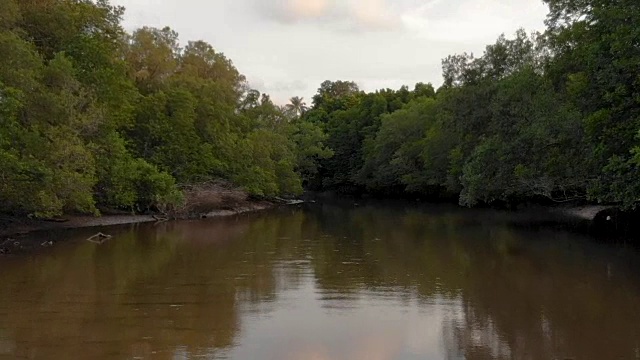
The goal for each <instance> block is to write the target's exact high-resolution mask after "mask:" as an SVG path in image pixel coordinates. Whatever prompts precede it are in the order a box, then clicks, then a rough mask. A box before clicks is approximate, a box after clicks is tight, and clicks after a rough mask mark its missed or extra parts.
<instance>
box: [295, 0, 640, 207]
mask: <svg viewBox="0 0 640 360" xmlns="http://www.w3.org/2000/svg"><path fill="white" fill-rule="evenodd" d="M545 2H546V3H547V4H548V5H549V6H550V9H551V12H550V14H549V16H548V20H547V26H548V30H547V31H546V32H545V33H544V34H539V33H535V34H532V35H527V34H526V33H525V32H524V31H522V30H521V31H518V32H517V33H516V34H515V37H514V38H512V39H507V38H505V37H504V36H501V37H500V38H499V39H498V40H497V42H496V43H495V44H493V45H490V46H487V48H486V51H485V52H484V54H483V55H482V56H481V57H474V56H473V55H469V54H461V55H454V56H449V57H448V58H446V59H444V60H443V77H444V84H443V86H442V87H441V88H440V89H438V90H437V92H434V91H433V89H432V88H431V87H430V86H428V85H423V84H418V86H416V89H415V90H414V91H409V90H408V89H407V88H402V89H400V90H399V91H391V90H383V91H378V92H375V93H372V94H365V93H363V92H361V91H359V90H358V89H357V87H356V86H355V84H353V83H348V82H341V81H339V82H335V83H332V82H326V83H324V84H322V86H321V88H320V89H319V91H318V95H316V96H315V97H314V102H313V107H312V109H310V111H309V112H307V114H306V115H305V119H306V120H308V121H310V122H313V123H317V124H321V125H322V126H323V127H324V128H325V129H326V132H327V135H328V136H329V138H328V140H327V144H328V145H329V146H330V147H331V148H332V149H333V150H334V151H335V153H336V155H335V157H333V158H331V159H327V160H324V161H323V162H322V168H321V171H320V175H319V176H318V178H317V179H316V181H315V182H314V184H315V186H316V187H319V188H325V189H335V190H338V191H350V192H354V191H355V192H377V193H383V194H398V193H409V194H415V195H422V196H428V197H434V196H458V197H459V200H460V203H461V204H463V205H468V206H473V205H476V204H478V203H485V204H487V203H494V202H502V203H513V202H518V201H523V200H526V199H538V200H544V199H547V200H551V201H567V200H574V199H588V200H591V201H600V202H615V203H621V204H623V205H624V206H626V207H635V206H636V204H637V203H638V201H639V200H640V180H639V179H640V171H639V170H640V132H639V131H640V77H639V76H638V74H640V4H639V3H638V2H637V1H636V0H613V1H612V0H545Z"/></svg>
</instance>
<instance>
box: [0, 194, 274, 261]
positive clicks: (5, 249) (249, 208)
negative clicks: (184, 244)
mask: <svg viewBox="0 0 640 360" xmlns="http://www.w3.org/2000/svg"><path fill="white" fill-rule="evenodd" d="M280 205H281V204H278V203H275V202H270V201H256V202H247V203H244V204H242V205H241V206H237V207H229V208H225V209H214V210H210V211H208V212H205V213H201V214H191V215H192V216H180V217H175V218H171V219H167V220H164V219H160V220H159V218H158V216H156V215H103V216H100V217H94V216H83V215H74V216H63V217H62V218H61V219H63V221H54V220H34V219H29V218H24V217H18V216H0V255H3V254H12V253H14V251H12V250H13V249H12V247H16V246H17V245H15V244H16V243H20V246H22V245H25V244H24V243H23V242H24V239H23V238H24V237H27V236H28V235H31V234H33V233H37V232H42V231H55V230H70V229H87V228H99V227H105V226H117V225H133V224H142V223H161V222H166V221H174V220H188V219H205V218H207V219H208V218H219V217H229V216H234V215H240V214H245V213H251V212H258V211H264V210H269V209H272V208H275V207H277V206H280ZM18 239H20V240H18ZM28 242H33V241H28ZM26 245H30V247H33V246H34V244H26ZM43 246H44V245H43ZM16 250H19V249H16Z"/></svg>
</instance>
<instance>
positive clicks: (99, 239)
mask: <svg viewBox="0 0 640 360" xmlns="http://www.w3.org/2000/svg"><path fill="white" fill-rule="evenodd" d="M111 237H112V236H111V235H106V234H103V233H97V234H95V235H93V236H91V237H90V238H88V239H87V241H90V242H92V243H95V244H102V243H104V242H105V241H107V240H109V239H111Z"/></svg>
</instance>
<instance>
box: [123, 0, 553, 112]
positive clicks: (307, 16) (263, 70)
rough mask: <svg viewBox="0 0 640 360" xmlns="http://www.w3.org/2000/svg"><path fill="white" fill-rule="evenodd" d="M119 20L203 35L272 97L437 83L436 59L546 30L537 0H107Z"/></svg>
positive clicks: (193, 37) (192, 36)
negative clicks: (343, 86)
mask: <svg viewBox="0 0 640 360" xmlns="http://www.w3.org/2000/svg"><path fill="white" fill-rule="evenodd" d="M112 3H114V4H118V5H123V6H125V7H126V8H127V12H126V15H125V27H126V28H127V29H128V30H133V29H135V28H138V27H141V26H143V25H148V26H155V27H164V26H170V27H171V28H173V29H174V30H176V31H177V32H178V33H180V39H181V41H182V42H183V43H186V41H187V40H205V41H207V42H209V43H211V44H212V45H213V47H214V48H215V49H216V50H217V51H221V52H224V53H225V54H226V55H227V56H228V57H229V58H231V59H232V60H233V62H234V64H235V65H236V67H238V69H239V70H240V72H242V73H243V74H245V75H246V76H247V79H248V80H249V82H250V84H251V86H252V87H254V88H256V89H258V90H260V91H262V92H267V93H269V94H271V95H272V98H273V99H274V100H276V101H277V102H279V103H284V102H286V100H287V99H288V98H290V97H291V96H304V97H305V99H307V101H308V102H310V99H311V96H313V94H315V92H316V90H317V88H318V87H319V85H320V83H321V82H323V81H324V80H352V81H355V82H356V83H357V84H358V85H359V86H360V87H361V88H362V89H364V90H367V91H372V90H375V89H379V88H387V87H389V88H393V89H397V88H399V87H400V86H402V85H403V84H406V85H409V86H410V87H413V85H414V84H415V83H416V82H431V83H433V84H434V86H439V85H440V84H441V83H442V75H441V67H440V61H441V59H442V58H444V57H446V56H447V55H450V54H456V53H461V52H465V51H466V52H474V53H475V54H481V53H482V51H483V49H484V47H485V45H487V44H490V43H493V42H494V41H495V39H496V38H497V37H498V36H499V35H500V34H501V33H505V34H507V35H511V34H513V33H514V32H515V31H516V30H517V29H518V28H520V27H523V28H525V29H526V30H527V31H532V30H542V29H544V23H543V22H544V18H545V16H546V13H547V7H546V6H545V5H544V4H543V3H542V0H112Z"/></svg>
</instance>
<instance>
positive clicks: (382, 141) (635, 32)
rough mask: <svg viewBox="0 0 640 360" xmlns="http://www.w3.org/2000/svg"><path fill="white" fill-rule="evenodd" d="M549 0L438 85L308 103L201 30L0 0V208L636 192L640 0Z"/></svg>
mask: <svg viewBox="0 0 640 360" xmlns="http://www.w3.org/2000/svg"><path fill="white" fill-rule="evenodd" d="M545 2H546V3H548V5H549V6H550V9H551V12H550V14H549V17H548V19H547V26H548V29H547V31H546V32H545V33H543V34H538V33H536V34H531V35H529V34H526V33H525V32H524V31H519V32H518V33H517V34H516V35H515V37H514V38H513V39H507V38H505V37H500V38H499V39H498V41H497V42H496V43H495V44H494V45H490V46H488V47H487V49H486V51H485V53H484V55H483V56H481V57H474V56H473V55H469V54H462V55H455V56H450V57H448V58H446V59H445V60H444V61H443V75H444V84H443V85H442V86H441V87H440V88H439V89H437V90H436V89H434V88H433V86H431V85H430V84H423V83H419V84H417V85H416V86H415V88H414V89H412V90H410V89H409V88H407V87H403V88H401V89H399V90H388V89H387V90H380V91H377V92H374V93H364V92H362V91H360V90H359V89H358V87H357V86H356V84H355V83H353V82H349V81H335V82H331V81H327V82H325V83H323V84H322V85H321V87H320V89H319V91H318V93H317V95H315V96H314V98H313V104H312V107H311V108H310V109H307V108H306V107H305V104H304V102H303V99H301V98H298V97H295V98H292V99H291V103H290V104H288V105H287V106H284V107H280V106H277V105H275V104H274V103H273V102H272V101H271V100H270V98H269V96H268V95H266V94H260V93H259V92H258V91H256V90H253V89H251V88H250V87H249V86H248V83H247V82H246V79H245V78H244V76H243V75H241V74H240V72H239V71H238V70H237V69H236V68H235V67H234V66H233V64H232V62H231V61H230V60H229V59H228V58H226V57H225V56H224V55H223V54H222V53H220V52H217V51H216V50H214V48H213V47H212V46H211V45H209V44H207V43H206V42H203V41H193V42H189V43H188V44H186V45H184V46H183V45H180V44H179V43H178V34H177V33H175V32H174V31H172V30H171V29H169V28H164V29H156V28H146V27H145V28H142V29H139V30H137V31H135V32H133V33H132V34H129V33H127V32H126V31H124V30H123V28H122V25H121V20H122V16H123V13H124V9H123V8H121V7H115V6H112V5H110V4H109V2H108V1H107V0H98V1H90V0H0V212H4V213H7V212H8V213H14V214H25V215H26V214H33V215H36V216H53V215H57V214H61V213H64V212H81V213H98V209H99V208H122V209H129V210H143V209H148V208H156V209H160V210H163V209H167V208H170V207H173V206H178V205H180V204H181V202H182V201H183V195H182V192H181V191H180V185H182V184H193V183H200V182H205V181H209V180H212V179H226V180H228V181H230V182H231V183H233V184H235V185H237V186H239V187H242V188H244V189H246V190H247V191H248V192H249V193H251V194H254V195H258V196H276V195H296V194H299V193H301V191H302V189H303V185H306V186H307V187H309V188H311V189H316V190H320V189H324V190H338V191H342V192H370V193H378V194H384V195H398V194H416V195H422V196H426V197H452V196H455V197H459V199H460V203H462V204H464V205H469V206H472V205H476V204H478V203H492V202H496V201H498V202H514V201H522V200H524V199H536V198H539V199H549V200H551V201H567V200H574V199H585V200H591V201H601V202H615V203H621V204H623V205H624V206H627V207H633V206H634V205H635V204H636V203H637V202H638V200H639V199H640V171H639V169H640V133H639V131H640V91H639V89H640V75H639V74H640V3H639V2H638V1H637V0H545ZM371 61H375V59H372V60H371ZM363 66H366V62H365V63H364V64H363Z"/></svg>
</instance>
